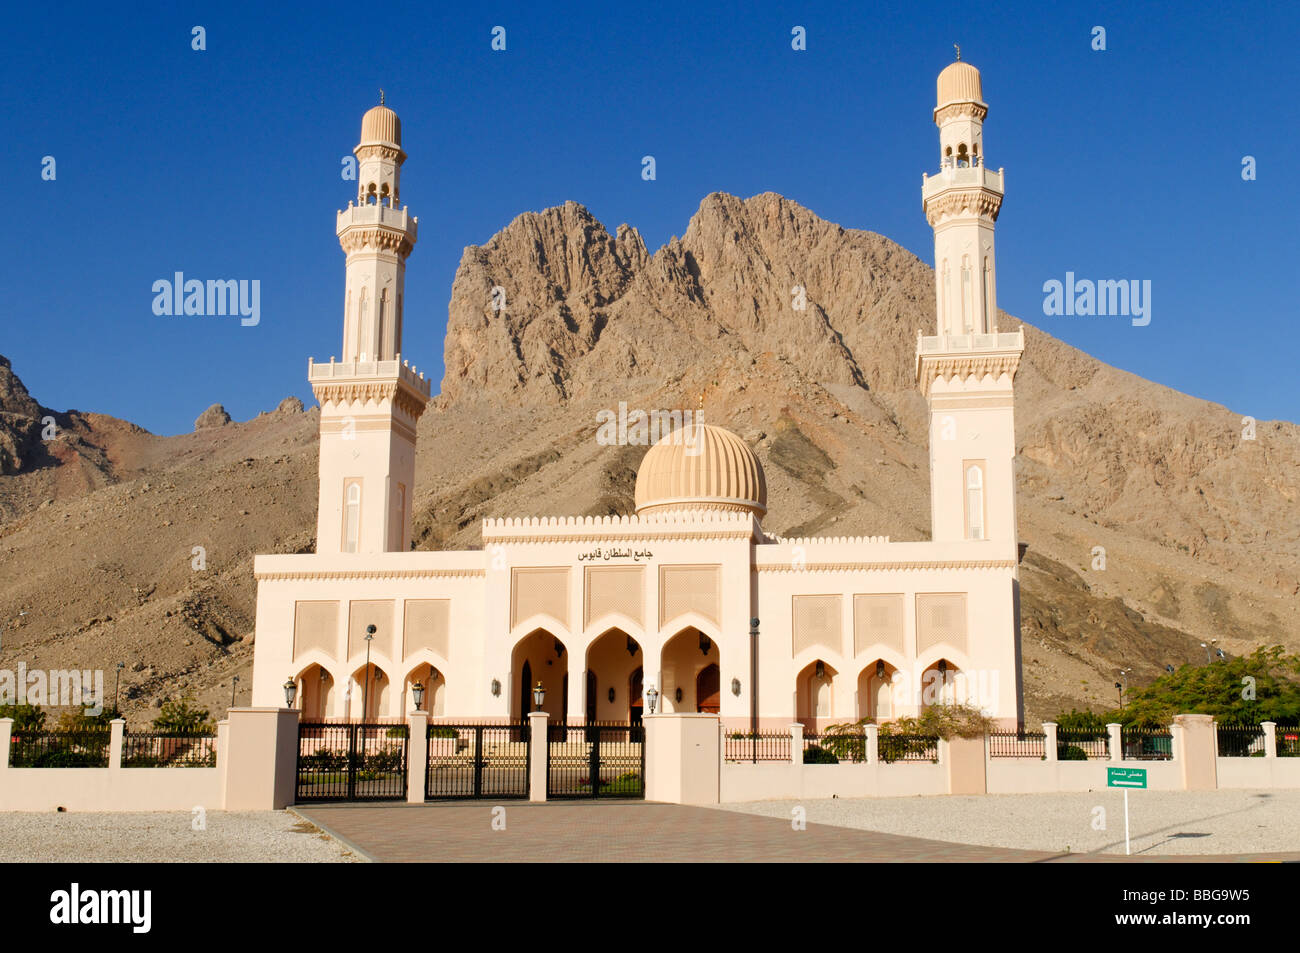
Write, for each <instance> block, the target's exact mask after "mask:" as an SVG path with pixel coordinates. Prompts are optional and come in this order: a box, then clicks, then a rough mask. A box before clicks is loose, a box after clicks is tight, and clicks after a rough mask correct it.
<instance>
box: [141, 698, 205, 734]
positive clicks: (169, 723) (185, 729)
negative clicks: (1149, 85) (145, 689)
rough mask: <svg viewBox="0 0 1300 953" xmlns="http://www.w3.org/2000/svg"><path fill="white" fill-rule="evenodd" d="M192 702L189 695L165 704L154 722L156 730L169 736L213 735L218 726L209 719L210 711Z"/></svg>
mask: <svg viewBox="0 0 1300 953" xmlns="http://www.w3.org/2000/svg"><path fill="white" fill-rule="evenodd" d="M192 702H193V699H192V698H191V697H190V696H188V695H186V696H185V697H183V698H180V699H177V700H169V701H165V702H163V706H162V710H161V711H160V712H159V713H158V717H157V718H155V719H154V720H153V726H154V728H156V729H157V730H158V731H161V732H164V733H166V734H169V735H207V734H211V733H212V732H213V731H214V730H215V729H216V726H215V725H214V724H213V723H212V721H211V720H210V719H209V716H208V710H207V709H206V708H199V707H198V706H197V705H194V704H192Z"/></svg>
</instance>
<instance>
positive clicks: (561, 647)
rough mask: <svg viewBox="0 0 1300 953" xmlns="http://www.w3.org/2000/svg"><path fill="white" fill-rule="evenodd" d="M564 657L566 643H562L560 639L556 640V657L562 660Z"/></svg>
mask: <svg viewBox="0 0 1300 953" xmlns="http://www.w3.org/2000/svg"><path fill="white" fill-rule="evenodd" d="M562 655H564V643H563V642H561V641H560V640H559V639H556V640H555V657H556V658H560V657H561V656H562Z"/></svg>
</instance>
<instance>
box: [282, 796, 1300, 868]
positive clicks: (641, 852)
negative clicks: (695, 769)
mask: <svg viewBox="0 0 1300 953" xmlns="http://www.w3.org/2000/svg"><path fill="white" fill-rule="evenodd" d="M496 808H504V810H505V814H504V821H505V830H494V829H493V811H494V809H496ZM293 810H294V811H296V812H297V813H298V814H300V815H302V816H303V817H305V818H307V819H308V820H310V821H311V822H312V823H313V824H315V825H316V826H318V827H320V828H321V829H322V830H324V831H326V832H327V833H329V834H330V835H332V836H334V837H335V838H337V839H338V840H340V841H341V842H342V843H343V844H345V845H346V846H348V847H350V848H351V849H352V850H354V851H356V852H358V853H360V854H361V855H363V856H365V857H368V858H370V859H371V860H374V861H380V862H405V861H432V862H486V863H528V862H546V863H557V862H559V863H564V862H597V863H601V862H620V861H627V862H633V863H647V862H683V861H689V862H697V863H737V862H777V863H789V862H867V863H890V862H920V863H963V862H989V861H997V862H1008V863H1044V862H1098V861H1100V862H1110V863H1113V862H1120V863H1125V862H1129V863H1170V862H1188V861H1192V862H1195V861H1214V862H1224V861H1229V862H1231V861H1260V860H1268V861H1278V860H1292V861H1300V853H1290V854H1243V855H1238V856H1201V857H1187V856H1184V857H1155V856H1143V857H1132V858H1128V857H1114V856H1096V855H1083V854H1061V853H1050V852H1046V851H1029V850H1010V849H1005V848H998V847H981V846H976V845H972V844H950V843H944V842H943V841H935V840H925V839H923V838H918V837H903V836H900V835H896V834H882V833H877V832H874V831H863V830H853V829H849V828H843V827H832V826H829V825H824V824H808V825H807V829H806V830H800V831H796V830H794V829H793V828H792V826H791V823H790V821H789V820H785V819H780V818H774V817H761V816H757V815H752V814H740V813H735V812H732V811H725V810H718V809H716V808H708V807H687V806H682V805H675V804H655V803H647V802H645V801H600V802H595V803H592V802H579V803H575V802H572V801H567V802H566V801H549V802H546V803H542V804H536V803H531V802H528V801H516V802H510V801H504V802H497V803H494V802H492V801H475V802H447V803H440V804H412V805H407V804H393V805H374V804H345V805H311V806H299V807H296V808H294V809H293Z"/></svg>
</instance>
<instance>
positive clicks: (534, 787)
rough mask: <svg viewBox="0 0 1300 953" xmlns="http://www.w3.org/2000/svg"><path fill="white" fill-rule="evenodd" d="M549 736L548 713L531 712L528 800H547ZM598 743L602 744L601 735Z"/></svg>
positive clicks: (529, 718) (529, 720)
mask: <svg viewBox="0 0 1300 953" xmlns="http://www.w3.org/2000/svg"><path fill="white" fill-rule="evenodd" d="M547 734H548V732H547V727H546V712H544V711H530V712H529V713H528V800H530V801H545V800H546V782H547V780H548V778H547V774H548V772H547V770H546V768H547V764H546V760H547V754H548V752H549V751H550V744H549V741H550V739H549V738H547ZM596 743H597V744H599V743H600V741H599V735H598V736H597V742H596ZM593 783H594V782H593ZM642 783H644V779H642Z"/></svg>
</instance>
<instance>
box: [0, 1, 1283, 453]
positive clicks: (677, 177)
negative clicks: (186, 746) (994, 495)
mask: <svg viewBox="0 0 1300 953" xmlns="http://www.w3.org/2000/svg"><path fill="white" fill-rule="evenodd" d="M467 7H469V5H468V4H467V5H463V6H460V5H458V7H457V8H456V9H443V8H442V6H441V5H438V4H428V3H424V4H409V5H406V4H400V3H385V4H378V5H363V4H355V3H352V4H346V5H345V4H341V3H340V4H329V3H314V4H310V5H302V6H281V5H279V4H266V3H260V4H249V5H241V4H231V3H222V4H185V3H175V4H166V5H158V6H150V5H145V4H136V5H130V6H128V7H124V6H122V5H118V4H109V5H101V4H94V5H84V6H83V5H76V4H60V5H56V6H55V7H53V8H51V7H48V6H42V5H37V4H24V5H20V6H17V7H15V8H14V9H12V10H10V11H9V12H7V14H6V24H5V30H4V31H3V35H2V36H0V54H2V55H0V75H2V76H3V83H0V100H3V113H2V114H3V115H4V116H5V118H6V121H7V125H8V129H7V133H6V135H5V148H4V149H3V151H2V152H0V163H3V167H2V172H3V175H4V181H7V182H9V183H10V184H11V185H13V186H14V188H12V189H10V190H9V192H8V199H9V201H8V203H7V205H8V210H9V216H10V225H9V227H8V228H5V229H3V233H2V237H0V243H2V244H0V252H2V253H3V254H2V256H0V260H2V261H3V265H0V268H3V277H4V281H3V287H4V288H5V291H6V306H5V308H4V310H3V312H0V322H2V323H0V354H4V355H5V356H7V357H9V358H10V359H11V360H12V361H13V365H14V369H15V371H16V372H17V373H18V374H19V375H20V376H21V377H22V378H23V380H24V381H25V383H26V384H27V385H28V387H29V388H30V390H31V391H32V393H33V395H34V396H35V397H36V398H37V399H38V400H40V401H41V402H42V403H44V404H46V405H47V406H52V407H54V408H56V409H58V410H64V409H68V408H77V409H80V410H93V411H99V412H103V413H110V414H114V415H116V416H119V417H123V418H126V419H128V420H131V421H134V422H136V423H138V424H140V425H141V426H144V427H146V428H148V429H150V430H152V431H154V432H156V433H177V432H184V431H188V430H190V429H191V427H192V424H193V420H194V418H195V417H196V416H197V415H198V414H199V413H200V412H201V411H202V410H203V409H204V408H205V407H207V406H208V405H209V404H211V403H213V402H221V403H224V404H225V406H226V407H227V409H228V410H229V411H230V412H231V414H232V415H233V416H234V417H235V418H236V419H246V418H249V417H252V416H254V415H255V414H256V413H257V412H258V411H260V410H269V409H271V408H273V407H274V406H275V405H276V403H278V402H279V400H280V399H281V398H283V397H284V396H286V395H288V394H297V395H299V396H300V397H302V398H303V399H304V400H305V401H308V402H310V400H311V393H310V388H309V387H308V386H307V384H306V382H305V374H306V364H307V357H308V356H309V355H310V356H315V357H317V358H321V359H328V358H329V356H330V355H331V354H337V353H338V351H339V348H340V337H341V333H342V328H341V312H342V289H343V253H342V252H341V250H340V249H339V247H338V242H337V239H336V238H335V236H334V213H335V211H336V210H337V209H338V208H340V207H343V206H345V205H346V204H347V201H348V199H349V198H351V197H352V195H353V194H354V188H355V186H354V183H351V182H345V181H343V180H342V179H341V178H340V174H339V170H340V168H341V165H340V161H341V159H342V157H343V156H344V155H347V154H349V153H350V150H351V148H352V146H353V145H354V144H355V143H356V140H357V134H358V130H359V123H360V117H361V114H362V112H364V111H365V110H366V109H367V108H368V107H370V106H371V105H373V104H374V103H375V101H376V98H377V90H378V88H379V87H383V88H384V89H385V90H386V92H387V96H388V103H389V105H391V106H392V107H393V108H395V109H396V110H397V111H398V113H399V114H400V115H401V117H402V123H403V139H404V143H403V144H404V146H405V148H406V151H407V152H408V153H409V155H410V158H409V159H408V160H407V163H406V165H405V167H404V177H403V189H402V192H403V199H404V201H405V202H406V203H408V204H409V206H410V208H411V211H412V212H413V213H414V214H416V215H418V216H419V218H420V241H419V244H418V246H417V247H416V249H415V252H414V254H413V256H412V258H411V260H410V263H409V268H408V272H407V291H406V341H405V347H404V352H405V354H406V356H408V357H409V358H410V359H411V360H412V361H413V362H414V363H416V364H418V365H419V366H420V367H421V369H423V370H425V371H426V372H428V373H430V374H431V375H432V376H433V378H434V380H435V386H436V382H437V381H438V380H439V379H440V378H441V375H442V340H443V333H444V330H445V327H446V320H447V301H448V298H449V296H450V288H451V280H452V277H453V275H454V273H455V269H456V265H457V263H458V261H459V259H460V256H461V252H462V250H463V249H464V247H465V246H466V245H471V244H479V243H482V242H484V241H486V240H487V239H488V238H490V237H491V235H492V234H494V233H495V232H497V231H498V230H499V229H501V228H502V227H504V226H505V225H506V224H507V223H508V222H509V221H510V220H511V219H512V218H514V217H515V216H516V215H517V214H519V213H520V212H523V211H527V210H540V209H542V208H545V207H547V206H551V205H557V204H560V203H562V202H564V201H566V200H570V199H571V200H574V201H577V202H581V203H582V204H584V205H586V206H587V207H588V208H590V209H591V210H592V212H593V213H594V214H595V215H596V217H597V218H599V219H600V220H601V221H602V222H604V223H605V225H606V227H608V228H609V229H610V231H611V232H612V231H613V230H614V229H615V228H616V227H617V226H618V225H619V224H620V223H622V222H627V223H629V224H632V225H635V226H636V227H637V228H639V229H640V231H641V233H642V234H643V235H644V237H645V239H646V244H647V245H648V246H649V248H650V249H651V250H652V251H653V250H654V249H656V248H658V247H659V246H660V245H662V244H663V243H664V242H666V241H667V240H668V239H669V238H670V237H671V236H672V235H680V234H682V233H683V232H684V231H685V230H686V225H687V222H688V221H689V219H690V216H691V215H692V214H693V213H694V212H695V210H696V208H697V207H698V205H699V202H700V200H701V199H702V198H703V197H704V196H705V195H706V194H708V193H709V192H711V191H715V190H721V191H727V192H731V193H734V194H737V195H740V196H749V195H753V194H756V193H759V192H764V191H768V190H771V191H776V192H780V193H782V194H783V195H785V196H787V197H789V198H791V199H793V200H795V201H797V202H799V203H801V204H803V205H805V206H807V207H808V208H810V209H812V210H813V211H815V212H816V213H818V214H819V215H821V216H823V217H824V218H827V219H829V220H831V221H834V222H837V223H839V224H841V225H843V226H845V227H849V228H866V229H871V230H872V231H876V232H880V233H882V234H884V235H887V236H888V237H890V238H892V239H894V240H895V241H897V242H899V243H900V244H902V245H903V246H905V247H906V248H908V249H910V250H911V251H913V252H914V253H916V254H917V255H919V256H920V257H921V258H922V259H924V260H925V261H927V262H928V261H930V260H931V258H932V237H931V232H930V229H929V227H928V226H927V225H926V222H925V219H924V217H923V215H922V213H921V207H920V184H921V173H922V172H923V171H932V170H933V169H934V168H935V165H936V162H937V156H938V146H937V143H938V138H937V131H936V129H935V128H934V126H933V124H932V120H931V116H930V111H931V109H932V108H933V105H934V80H935V76H936V74H937V73H938V72H939V70H941V69H942V68H943V67H944V66H945V65H947V63H949V62H950V61H951V60H952V44H953V43H954V42H959V43H960V44H961V46H962V57H963V59H966V60H969V61H970V62H972V63H974V64H975V65H977V66H978V67H980V69H981V71H982V73H983V77H984V94H985V99H986V100H988V102H989V103H990V115H989V119H988V122H987V124H986V127H985V140H984V141H985V148H986V151H987V155H988V161H989V164H990V165H991V166H994V167H998V166H1002V167H1005V169H1006V175H1007V198H1006V201H1005V204H1004V206H1003V212H1002V216H1001V218H1000V219H999V222H998V298H999V301H998V303H999V305H1000V306H1001V307H1002V308H1004V309H1005V310H1007V311H1009V312H1010V313H1012V314H1015V315H1018V316H1021V317H1024V318H1026V319H1027V320H1030V321H1032V322H1034V323H1036V324H1038V325H1039V326H1040V327H1042V328H1044V329H1045V330H1047V331H1049V332H1051V333H1053V334H1055V335H1057V336H1059V337H1061V338H1063V339H1064V340H1066V341H1069V342H1070V343H1071V344H1074V345H1076V346H1077V347H1080V348H1082V349H1083V350H1085V351H1088V352H1089V353H1091V354H1094V355H1096V356H1097V357H1099V358H1101V359H1103V360H1105V361H1107V362H1110V363H1112V364H1115V365H1117V366H1119V367H1122V368H1124V369H1126V370H1129V371H1132V372H1134V373H1136V374H1140V375H1142V376H1143V377H1147V378H1150V379H1152V380H1155V381H1159V382H1161V383H1164V384H1167V385H1169V386H1172V387H1175V388H1178V389H1179V390H1183V391H1186V392H1188V393H1191V394H1194V395H1196V396H1198V397H1204V398H1207V399H1210V400H1214V401H1216V402H1219V403H1222V404H1225V405H1227V406H1228V407H1230V408H1231V409H1232V410H1234V411H1236V412H1239V413H1241V414H1250V415H1253V416H1255V417H1257V418H1259V419H1260V420H1264V419H1273V418H1285V419H1290V420H1295V419H1297V417H1298V416H1300V414H1297V407H1300V399H1298V398H1300V383H1297V382H1298V381H1300V374H1297V370H1296V365H1297V357H1298V356H1300V344H1298V343H1297V340H1298V339H1297V336H1296V334H1295V332H1294V325H1295V323H1296V319H1297V317H1298V315H1297V310H1298V308H1297V305H1296V300H1297V299H1296V295H1295V291H1294V285H1295V275H1296V273H1297V271H1300V268H1298V267H1297V261H1296V258H1297V252H1300V247H1298V245H1300V242H1297V240H1296V213H1297V206H1298V204H1300V203H1298V202H1297V198H1298V189H1297V184H1296V183H1297V182H1298V181H1300V179H1297V177H1296V175H1295V171H1294V167H1295V163H1296V157H1297V155H1300V141H1298V140H1300V136H1298V135H1297V131H1296V128H1297V127H1296V123H1295V122H1294V116H1295V91H1296V87H1297V82H1296V80H1297V68H1296V65H1295V64H1296V42H1297V39H1296V38H1297V36H1300V29H1298V28H1300V13H1297V9H1298V7H1297V5H1295V4H1280V5H1279V4H1262V3H1261V4H1243V5H1234V6H1233V7H1231V8H1230V9H1228V10H1223V9H1218V5H1215V6H1211V5H1209V4H1205V5H1199V4H1192V3H1169V4H1141V5H1135V4H1122V3H1116V4H1089V3H1073V4H1060V5H1054V4H1041V3H998V4H988V3H984V4H931V3H900V4H896V5H880V4H874V3H873V4H852V5H851V4H844V3H808V4H799V3H789V4H768V3H744V4H740V3H737V4H719V5H697V4H691V3H680V4H678V3H668V2H655V3H652V4H609V3H601V4H592V5H589V6H587V5H576V4H575V5H570V6H568V7H566V8H565V9H564V10H563V11H562V12H561V11H558V10H550V9H544V8H543V7H542V5H539V4H536V3H533V4H491V5H488V6H487V7H485V8H484V9H483V10H482V12H479V11H477V10H474V9H467ZM195 25H202V26H203V27H204V28H205V29H206V32H207V49H206V50H205V51H203V52H195V51H193V50H192V49H191V28H192V27H193V26H195ZM496 25H501V26H504V27H505V28H506V31H507V33H506V39H507V50H506V51H505V52H493V51H492V50H491V49H490V41H491V35H490V34H491V30H492V28H493V27H494V26H496ZM795 25H802V26H804V27H806V29H807V36H808V49H807V50H806V51H804V52H795V51H793V50H791V47H790V39H791V28H792V27H793V26H795ZM1098 25H1100V26H1103V27H1105V29H1106V45H1107V49H1106V50H1105V51H1104V52H1096V51H1094V50H1093V49H1092V48H1091V41H1092V28H1093V27H1094V26H1098ZM646 154H652V155H654V156H655V157H656V161H657V172H658V178H657V180H656V181H654V182H646V181H643V180H642V179H641V176H640V171H641V165H640V159H641V157H642V156H643V155H646ZM47 155H51V156H54V157H55V160H56V163H57V167H56V168H57V178H56V179H55V180H54V181H52V182H51V181H43V180H42V178H41V161H42V157H44V156H47ZM1247 155H1251V156H1254V157H1255V159H1256V163H1257V170H1258V172H1257V174H1258V178H1257V180H1256V181H1252V182H1247V181H1243V179H1242V177H1241V163H1242V157H1243V156H1247ZM176 271H182V272H184V273H185V274H186V275H187V276H189V277H197V278H204V279H206V278H242V279H250V280H251V279H259V280H260V281H261V323H260V324H259V325H258V326H257V327H251V328H247V327H241V326H240V324H239V321H238V319H232V318H219V317H213V318H208V317H158V316H155V315H154V314H153V311H152V308H151V304H152V301H153V293H152V291H151V287H152V284H153V282H154V281H156V280H158V279H160V278H170V277H171V276H172V274H173V273H174V272H176ZM1067 271H1073V272H1074V273H1075V274H1076V275H1078V276H1079V277H1088V278H1094V279H1101V278H1136V279H1143V280H1150V281H1151V282H1152V321H1151V324H1150V325H1149V326H1147V327H1142V328H1139V327H1133V326H1131V324H1130V323H1129V321H1128V320H1127V319H1122V318H1067V317H1046V316H1044V315H1043V310H1042V306H1043V298H1044V295H1043V291H1042V287H1043V282H1045V281H1047V280H1049V279H1052V278H1056V279H1063V278H1064V276H1065V273H1066V272H1067Z"/></svg>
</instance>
